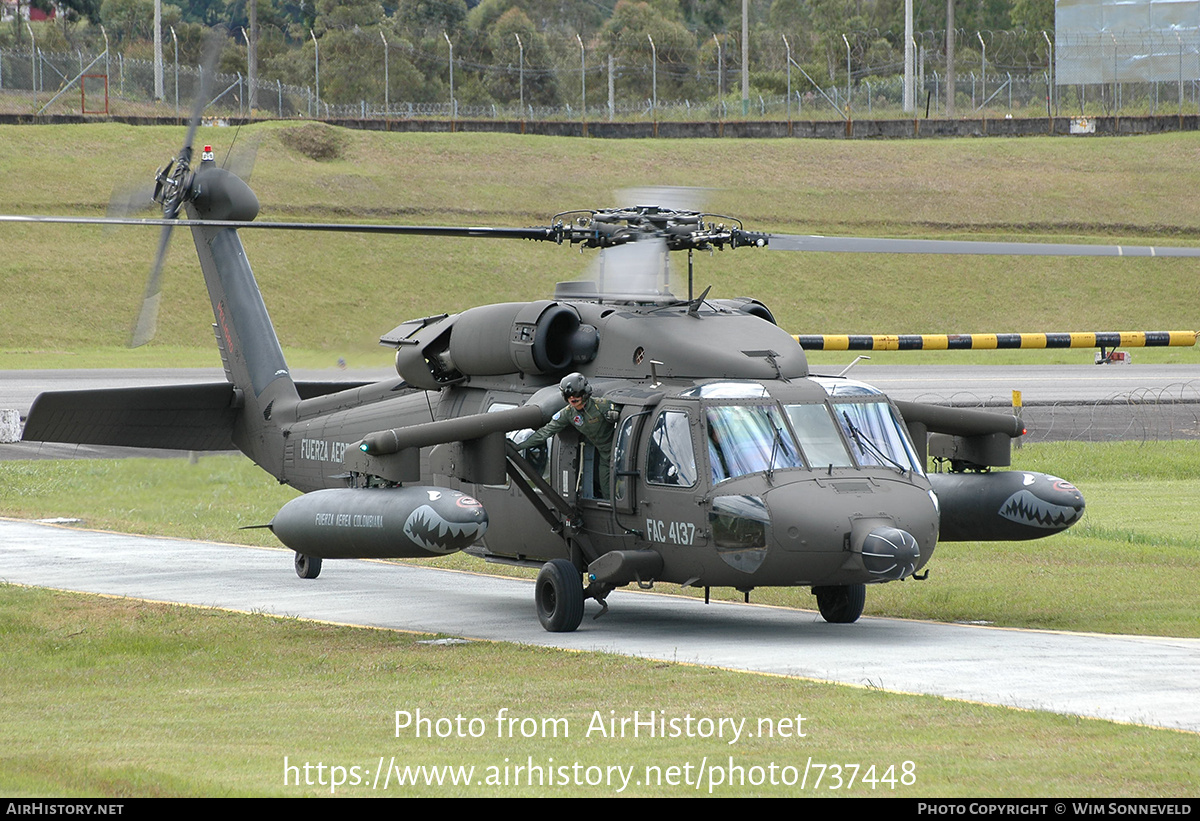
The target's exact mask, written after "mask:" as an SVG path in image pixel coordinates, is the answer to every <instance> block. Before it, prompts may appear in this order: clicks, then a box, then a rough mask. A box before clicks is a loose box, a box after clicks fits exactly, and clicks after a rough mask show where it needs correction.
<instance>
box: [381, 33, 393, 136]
mask: <svg viewBox="0 0 1200 821" xmlns="http://www.w3.org/2000/svg"><path fill="white" fill-rule="evenodd" d="M379 39H380V40H382V41H383V118H384V119H385V120H386V119H387V118H388V116H389V115H390V113H391V110H392V109H391V100H390V99H389V98H388V91H389V85H390V84H389V82H388V44H387V38H386V37H384V36H383V29H380V30H379Z"/></svg>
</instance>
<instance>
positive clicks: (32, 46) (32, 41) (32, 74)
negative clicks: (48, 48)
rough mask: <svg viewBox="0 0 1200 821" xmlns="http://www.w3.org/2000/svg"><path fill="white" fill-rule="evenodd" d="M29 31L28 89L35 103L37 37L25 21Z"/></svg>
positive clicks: (26, 28) (35, 103)
mask: <svg viewBox="0 0 1200 821" xmlns="http://www.w3.org/2000/svg"><path fill="white" fill-rule="evenodd" d="M25 30H26V31H28V32H29V90H30V91H32V92H33V104H34V105H35V106H36V105H37V39H36V38H35V37H34V36H33V28H32V27H31V26H30V25H29V22H28V21H26V23H25Z"/></svg>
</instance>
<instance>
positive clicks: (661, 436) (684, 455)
mask: <svg viewBox="0 0 1200 821" xmlns="http://www.w3.org/2000/svg"><path fill="white" fill-rule="evenodd" d="M646 481H647V482H649V483H650V484H654V485H673V486H675V487H692V486H693V485H695V484H696V452H695V449H694V448H693V447H692V425H691V419H690V418H689V416H688V413H687V412H686V411H681V410H678V411H676V410H666V411H662V412H661V413H659V415H658V418H657V419H656V420H655V422H654V428H653V430H651V431H650V440H649V442H648V443H647V445H646Z"/></svg>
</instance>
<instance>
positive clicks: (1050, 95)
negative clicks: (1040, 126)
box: [1042, 31, 1054, 117]
mask: <svg viewBox="0 0 1200 821" xmlns="http://www.w3.org/2000/svg"><path fill="white" fill-rule="evenodd" d="M1042 39H1043V40H1045V41H1046V85H1047V88H1046V116H1047V117H1052V116H1054V115H1052V114H1051V113H1050V111H1051V108H1052V107H1053V104H1054V46H1052V45H1051V44H1050V36H1049V35H1048V34H1046V32H1044V31H1043V32H1042Z"/></svg>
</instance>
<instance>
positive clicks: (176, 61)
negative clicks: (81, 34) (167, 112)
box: [104, 26, 179, 117]
mask: <svg viewBox="0 0 1200 821" xmlns="http://www.w3.org/2000/svg"><path fill="white" fill-rule="evenodd" d="M171 41H172V42H173V43H174V44H175V116H176V117H178V116H179V38H178V37H176V36H175V27H174V26H171ZM104 43H105V45H104V48H105V49H106V50H107V49H108V40H107V39H105V41H104Z"/></svg>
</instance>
